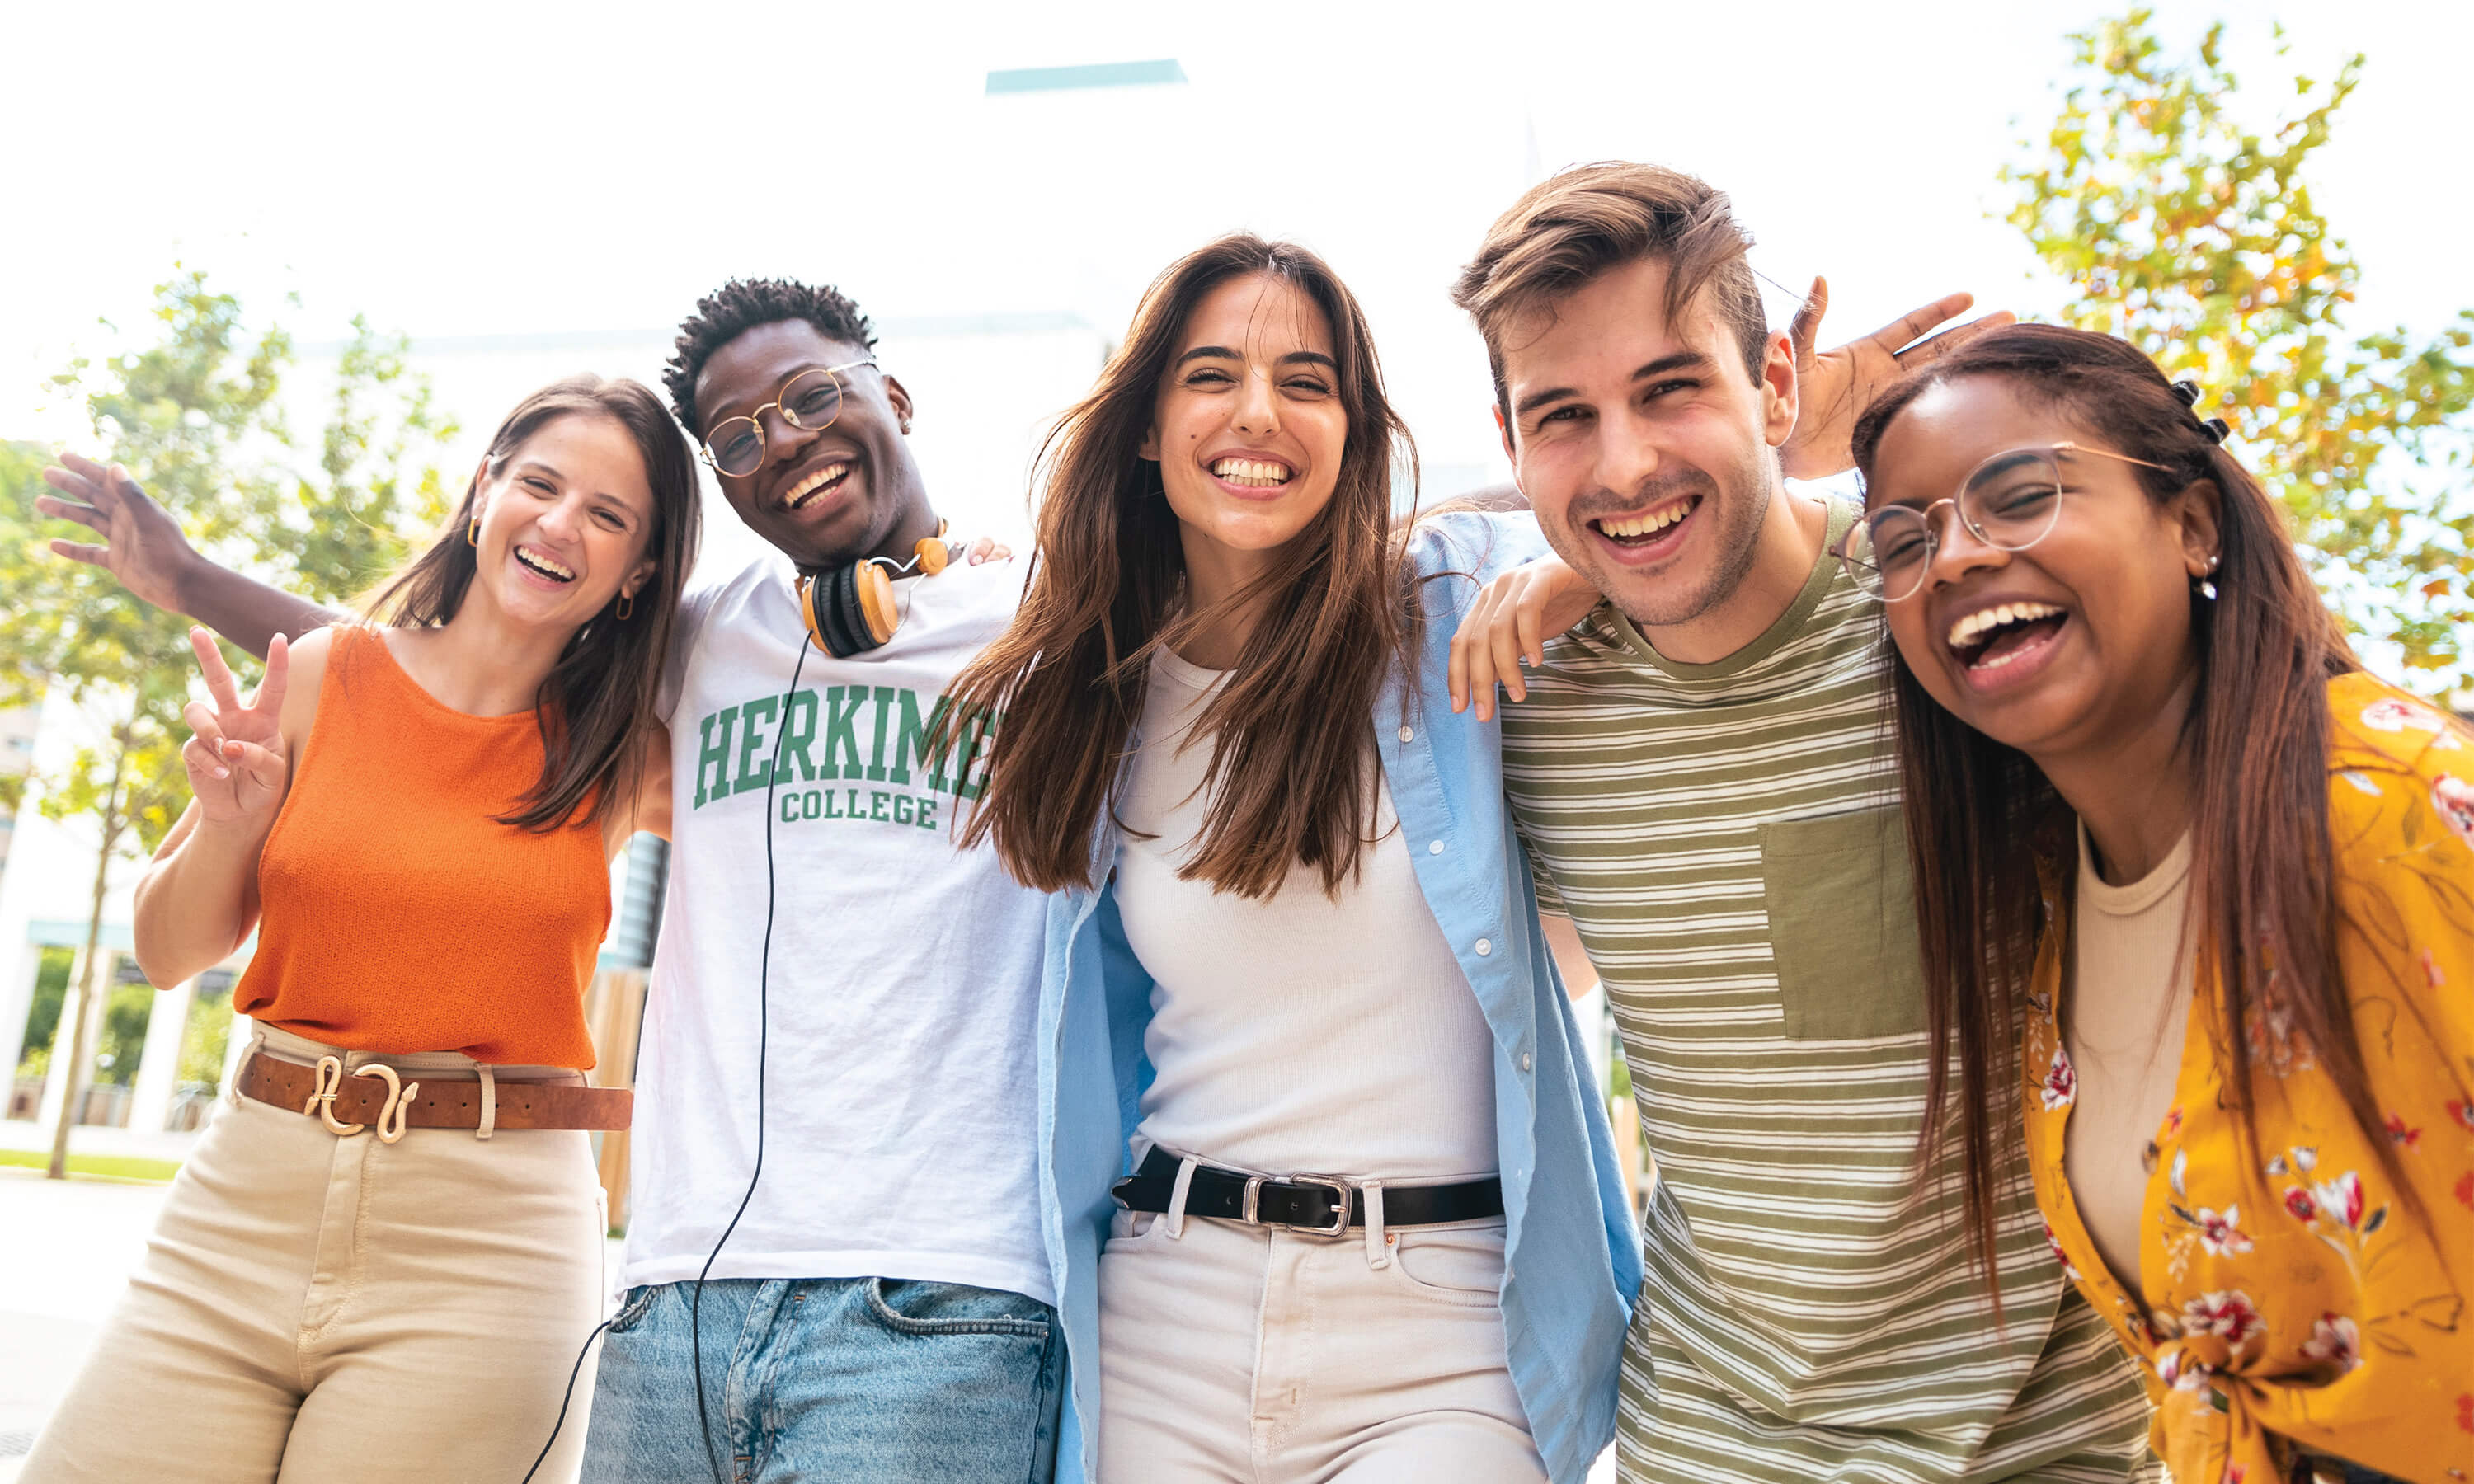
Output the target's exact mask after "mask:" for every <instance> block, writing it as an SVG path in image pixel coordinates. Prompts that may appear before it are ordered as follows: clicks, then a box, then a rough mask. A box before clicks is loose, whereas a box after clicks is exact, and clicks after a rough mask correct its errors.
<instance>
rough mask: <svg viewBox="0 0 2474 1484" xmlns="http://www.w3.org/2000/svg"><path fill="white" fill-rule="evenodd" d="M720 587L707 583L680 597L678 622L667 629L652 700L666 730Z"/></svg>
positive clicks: (677, 703) (677, 705) (676, 707)
mask: <svg viewBox="0 0 2474 1484" xmlns="http://www.w3.org/2000/svg"><path fill="white" fill-rule="evenodd" d="M722 586H723V585H722V584H721V583H707V584H705V585H703V586H699V587H692V588H690V589H689V590H688V591H687V592H686V593H684V594H682V595H681V596H680V598H679V617H678V622H677V623H675V624H672V625H671V626H670V652H669V653H668V654H667V655H666V656H664V657H663V658H662V685H661V689H660V690H659V691H657V692H656V693H655V695H654V699H653V709H654V713H655V714H656V715H658V716H660V717H661V719H662V725H664V726H666V727H667V726H668V725H669V722H670V713H671V712H673V711H675V710H677V709H678V708H679V688H680V687H681V686H682V685H684V684H685V683H687V676H688V656H690V655H691V654H693V653H695V641H696V634H697V633H698V632H699V631H700V630H702V629H703V628H704V621H705V617H706V615H708V614H710V613H711V612H712V611H713V603H714V598H715V596H716V594H718V593H719V592H720V591H721V589H722Z"/></svg>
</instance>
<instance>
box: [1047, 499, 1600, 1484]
mask: <svg viewBox="0 0 2474 1484" xmlns="http://www.w3.org/2000/svg"><path fill="white" fill-rule="evenodd" d="M1507 527H1508V529H1507ZM1545 549H1546V548H1545V544H1544V542H1543V541H1542V540H1541V539H1539V538H1538V536H1537V530H1536V527H1535V526H1534V525H1531V524H1529V523H1528V522H1525V521H1513V522H1504V521H1502V520H1501V519H1500V517H1496V518H1494V519H1492V520H1490V519H1487V518H1484V517H1477V516H1443V517H1438V518H1435V519H1432V520H1429V521H1427V522H1425V523H1423V524H1422V525H1421V526H1420V527H1419V529H1418V531H1417V533H1416V534H1415V536H1414V537H1413V538H1412V541H1411V553H1412V558H1413V560H1414V562H1415V563H1416V566H1417V570H1418V572H1419V574H1420V576H1421V577H1423V578H1426V579H1430V580H1428V581H1424V582H1422V583H1421V584H1420V586H1419V591H1420V601H1421V604H1422V607H1423V610H1424V614H1425V631H1424V634H1423V638H1422V642H1421V645H1420V651H1419V672H1418V677H1417V686H1416V688H1415V690H1414V691H1408V692H1406V693H1404V690H1403V686H1402V684H1401V682H1400V678H1399V677H1397V676H1395V677H1394V678H1393V680H1392V681H1391V682H1390V683H1389V684H1387V685H1386V687H1385V689H1384V693H1383V695H1382V696H1381V698H1380V699H1378V700H1377V702H1376V703H1375V707H1374V716H1373V718H1372V722H1373V727H1374V738H1375V742H1376V745H1377V747H1378V749H1379V750H1380V754H1381V756H1382V760H1383V771H1384V776H1385V778H1386V779H1387V780H1388V781H1389V783H1390V785H1391V789H1392V802H1393V807H1394V808H1395V810H1396V811H1397V813H1398V815H1399V820H1400V827H1401V829H1402V831H1403V832H1404V834H1405V837H1406V838H1407V840H1408V841H1409V842H1410V843H1411V847H1412V848H1411V850H1410V851H1409V857H1410V859H1411V860H1412V861H1413V862H1414V863H1415V864H1416V867H1417V873H1418V884H1419V887H1421V888H1422V889H1423V890H1424V893H1425V897H1426V905H1427V906H1428V907H1429V908H1431V909H1432V910H1433V912H1434V914H1435V922H1436V923H1437V925H1439V926H1440V927H1441V928H1442V929H1443V937H1444V938H1445V939H1446V940H1447V941H1449V943H1450V944H1451V945H1452V953H1453V956H1454V957H1455V958H1457V959H1458V960H1459V961H1460V968H1461V972H1462V974H1463V975H1464V976H1465V977H1466V978H1467V981H1468V987H1469V992H1470V993H1473V994H1475V995H1476V996H1477V1000H1478V1005H1479V1007H1480V1008H1481V1009H1482V1010H1483V1011H1484V1012H1485V1015H1486V1021H1487V1025H1488V1027H1489V1028H1490V1029H1491V1030H1492V1032H1493V1035H1494V1046H1495V1056H1494V1128H1495V1152H1496V1156H1497V1160H1498V1167H1499V1169H1500V1170H1501V1173H1502V1180H1503V1204H1504V1212H1505V1219H1506V1227H1507V1244H1506V1247H1505V1250H1504V1278H1503V1298H1502V1304H1503V1325H1504V1337H1505V1341H1506V1349H1507V1352H1508V1355H1509V1358H1510V1362H1511V1369H1512V1380H1513V1384H1514V1386H1515V1387H1516V1389H1517V1390H1518V1392H1519V1395H1520V1401H1521V1405H1522V1407H1523V1408H1524V1409H1525V1410H1526V1412H1527V1414H1528V1418H1529V1426H1530V1431H1531V1433H1532V1435H1533V1436H1534V1437H1535V1438H1536V1439H1537V1443H1538V1450H1539V1452H1540V1455H1541V1456H1542V1457H1543V1458H1544V1459H1545V1462H1546V1468H1547V1472H1548V1473H1549V1475H1550V1476H1551V1477H1552V1478H1554V1479H1556V1480H1558V1481H1567V1480H1568V1481H1578V1480H1580V1479H1582V1478H1583V1477H1584V1476H1585V1475H1586V1474H1587V1473H1588V1472H1589V1465H1590V1463H1591V1461H1592V1460H1593V1459H1595V1458H1596V1456H1597V1455H1598V1453H1599V1452H1600V1451H1601V1450H1603V1449H1604V1448H1605V1447H1606V1445H1607V1443H1608V1441H1609V1440H1610V1439H1612V1438H1613V1436H1614V1426H1615V1382H1616V1376H1617V1374H1618V1372H1619V1370H1620V1368H1621V1364H1622V1355H1623V1335H1624V1326H1625V1323H1626V1321H1627V1320H1628V1319H1629V1318H1630V1317H1631V1313H1632V1305H1633V1301H1634V1299H1635V1297H1636V1296H1637V1294H1638V1292H1639V1289H1640V1244H1639V1238H1638V1236H1637V1234H1636V1232H1635V1229H1634V1226H1633V1221H1632V1213H1631V1211H1630V1210H1629V1209H1627V1207H1626V1205H1625V1202H1624V1193H1623V1182H1622V1179H1621V1176H1620V1175H1619V1174H1618V1172H1617V1166H1616V1163H1615V1155H1614V1139H1613V1134H1612V1133H1611V1132H1610V1130H1609V1128H1608V1125H1607V1113H1606V1104H1605V1100H1604V1098H1603V1097H1602V1096H1601V1095H1600V1093H1599V1090H1598V1088H1597V1086H1596V1084H1595V1079H1594V1078H1593V1076H1592V1074H1591V1072H1590V1069H1589V1057H1588V1055H1587V1054H1586V1052H1585V1051H1584V1049H1583V1047H1584V1042H1583V1040H1582V1033H1581V1029H1580V1027H1579V1025H1578V1024H1577V1023H1575V1021H1574V1019H1573V1017H1572V1009H1571V1004H1570V1002H1569V1001H1568V1000H1567V999H1566V998H1565V997H1564V988H1563V984H1562V982H1561V980H1560V979H1559V978H1558V977H1557V975H1556V972H1555V966H1554V962H1553V959H1552V958H1551V957H1550V955H1549V954H1548V952H1547V948H1546V941H1545V938H1544V935H1543V933H1542V932H1541V931H1540V927H1539V923H1538V899H1537V897H1536V894H1535V892H1534V890H1533V889H1532V887H1531V885H1530V877H1529V862H1528V858H1527V854H1526V852H1525V851H1524V850H1522V849H1521V846H1520V842H1519V841H1518V839H1516V837H1515V835H1514V833H1513V827H1512V822H1511V816H1510V814H1509V812H1508V811H1507V810H1506V808H1505V806H1504V799H1503V759H1502V748H1501V738H1500V734H1499V732H1498V730H1497V729H1496V728H1495V727H1493V726H1492V725H1491V724H1489V725H1480V724H1479V723H1478V722H1477V721H1476V720H1475V719H1474V718H1473V716H1471V715H1469V714H1467V713H1464V714H1461V715H1457V716H1456V715H1454V714H1453V713H1452V709H1451V703H1450V699H1449V696H1450V692H1449V691H1448V690H1447V689H1446V688H1445V664H1446V661H1447V660H1448V658H1449V657H1450V652H1451V639H1452V634H1453V631H1454V630H1455V629H1457V628H1458V627H1459V625H1460V620H1461V615H1462V614H1463V613H1465V612H1466V611H1467V609H1468V605H1469V602H1470V600H1471V599H1472V598H1473V597H1474V596H1475V595H1476V593H1477V591H1478V589H1479V587H1480V586H1483V584H1484V583H1485V581H1486V579H1488V578H1489V577H1492V576H1493V575H1494V574H1495V573H1496V572H1499V571H1502V570H1504V569H1506V568H1507V567H1509V566H1512V565H1514V564H1516V563H1518V562H1525V561H1528V560H1530V559H1531V558H1534V557H1537V556H1540V555H1543V554H1544V552H1545ZM1438 846H1440V849H1438V848H1437V847H1438ZM1117 847H1118V834H1117V831H1116V829H1115V828H1114V826H1112V825H1111V826H1104V827H1103V829H1102V830H1101V831H1100V834H1099V837H1098V838H1097V839H1095V840H1094V842H1093V849H1092V872H1091V879H1092V880H1095V881H1100V882H1103V883H1105V882H1106V881H1107V880H1108V879H1109V873H1110V871H1111V869H1112V868H1113V866H1114V865H1115V862H1116V856H1117ZM1151 991H1152V980H1151V976H1150V975H1149V974H1148V973H1146V972H1145V971H1144V970H1143V967H1142V965H1141V963H1139V962H1138V961H1137V960H1136V959H1135V957H1134V953H1133V950H1132V949H1131V948H1130V947H1129V946H1128V945H1127V942H1126V934H1125V930H1124V926H1123V924H1122V923H1121V922H1120V921H1119V919H1118V914H1117V905H1116V899H1115V894H1114V892H1113V891H1112V890H1111V889H1110V888H1109V887H1108V886H1106V885H1103V886H1101V887H1100V888H1098V889H1096V890H1094V889H1088V888H1078V889H1075V890H1071V891H1067V892H1063V893H1059V894H1058V895H1056V896H1055V897H1054V898H1051V899H1050V905H1049V913H1048V948H1047V963H1046V968H1045V972H1044V976H1043V982H1042V985H1041V989H1040V1012H1039V1098H1040V1121H1041V1127H1040V1138H1041V1161H1042V1168H1041V1176H1042V1183H1041V1207H1042V1209H1041V1215H1042V1217H1043V1230H1044V1232H1045V1235H1046V1239H1047V1244H1048V1257H1049V1262H1050V1264H1051V1265H1052V1267H1053V1269H1054V1271H1055V1281H1056V1293H1057V1311H1058V1313H1059V1314H1060V1315H1061V1316H1062V1318H1063V1322H1064V1325H1065V1335H1066V1358H1067V1373H1068V1378H1069V1390H1068V1392H1067V1395H1066V1399H1065V1406H1064V1419H1063V1424H1062V1432H1061V1435H1060V1446H1059V1448H1058V1452H1057V1477H1058V1479H1059V1480H1060V1481H1072V1480H1078V1479H1087V1478H1090V1477H1092V1476H1093V1474H1094V1473H1095V1472H1096V1471H1097V1468H1098V1460H1099V1441H1098V1429H1099V1426H1100V1366H1099V1359H1098V1355H1099V1343H1100V1298H1099V1279H1100V1244H1101V1242H1102V1241H1103V1240H1104V1238H1105V1237H1106V1235H1107V1231H1108V1220H1109V1217H1110V1215H1111V1214H1112V1213H1113V1211H1114V1210H1115V1209H1116V1208H1115V1204H1114V1202H1113V1201H1112V1200H1111V1199H1110V1197H1109V1194H1108V1187H1109V1186H1110V1185H1112V1184H1114V1183H1115V1182H1116V1181H1117V1180H1118V1179H1119V1178H1120V1177H1122V1176H1123V1175H1125V1174H1126V1173H1128V1159H1129V1146H1128V1140H1129V1139H1130V1138H1131V1137H1132V1135H1133V1132H1134V1129H1135V1127H1136V1126H1137V1125H1138V1124H1139V1123H1140V1121H1141V1110H1140V1099H1141V1096H1142V1090H1143V1089H1144V1088H1145V1087H1147V1086H1149V1084H1150V1082H1151V1079H1152V1067H1151V1064H1150V1062H1149V1061H1148V1060H1147V1059H1146V1058H1145V1057H1144V1054H1143V1031H1144V1028H1145V1026H1146V1025H1147V1024H1148V1023H1149V1021H1150V1019H1151ZM1403 1343H1407V1337H1406V1336H1405V1335H1404V1336H1403Z"/></svg>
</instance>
